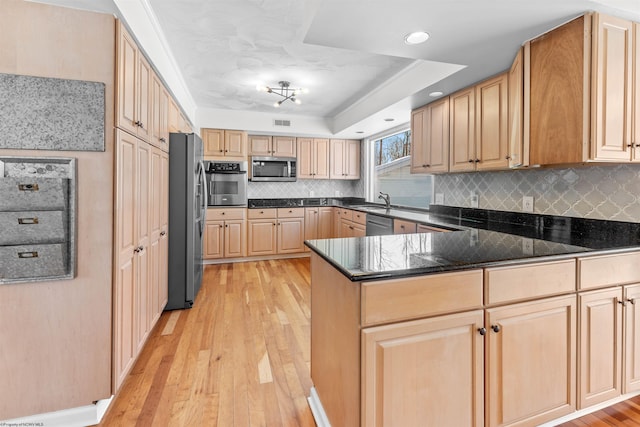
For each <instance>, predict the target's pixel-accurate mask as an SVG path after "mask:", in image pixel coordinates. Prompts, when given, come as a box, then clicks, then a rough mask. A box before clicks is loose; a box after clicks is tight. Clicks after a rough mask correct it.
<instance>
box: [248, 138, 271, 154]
mask: <svg viewBox="0 0 640 427" xmlns="http://www.w3.org/2000/svg"><path fill="white" fill-rule="evenodd" d="M271 143H272V141H271V137H270V136H267V135H249V137H248V144H249V155H250V156H271V155H272V154H273V153H272V151H273V149H272V147H271Z"/></svg>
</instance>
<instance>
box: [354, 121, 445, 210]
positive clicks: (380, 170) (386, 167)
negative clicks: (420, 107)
mask: <svg viewBox="0 0 640 427" xmlns="http://www.w3.org/2000/svg"><path fill="white" fill-rule="evenodd" d="M367 151H368V153H369V157H368V159H369V160H370V162H369V164H370V167H367V171H368V176H367V184H366V185H367V195H368V197H367V201H370V202H374V203H381V202H382V200H381V199H379V198H378V195H379V194H380V192H383V193H387V194H389V196H390V197H391V204H392V205H398V206H407V207H416V208H428V207H429V204H430V203H431V197H432V193H433V177H432V176H431V175H422V174H411V173H410V168H411V130H410V129H408V126H407V125H405V126H403V127H400V128H396V129H395V130H393V131H390V132H388V133H386V134H380V135H376V136H374V137H372V138H369V139H368V144H367Z"/></svg>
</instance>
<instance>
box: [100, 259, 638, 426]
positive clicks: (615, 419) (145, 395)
mask: <svg viewBox="0 0 640 427" xmlns="http://www.w3.org/2000/svg"><path fill="white" fill-rule="evenodd" d="M309 280H310V277H309V259H308V258H297V259H289V260H272V261H259V262H246V263H238V264H219V265H210V266H207V267H206V268H205V273H204V281H203V285H202V289H201V290H200V293H199V295H198V297H197V300H196V304H195V305H194V307H193V308H192V309H190V310H177V311H171V312H165V313H163V314H162V317H161V319H160V321H159V322H158V325H157V326H156V328H155V329H154V330H153V332H152V334H151V336H150V337H149V341H148V342H147V344H146V345H145V348H144V349H143V351H142V354H141V355H140V358H139V359H138V361H137V363H136V365H135V366H134V367H133V370H132V371H131V373H130V374H129V376H128V377H127V379H126V380H125V382H124V384H123V386H122V389H121V390H120V393H119V394H118V395H117V396H116V399H115V400H114V402H113V404H112V405H111V408H109V411H108V412H107V414H106V415H105V417H104V418H103V421H102V423H101V424H100V426H109V427H111V426H189V427H193V426H220V427H248V426H251V427H254V426H267V427H275V426H299V427H307V426H308V427H313V426H315V423H314V421H313V417H312V416H311V411H310V410H309V406H308V404H307V401H306V396H307V395H308V393H309V389H310V387H311V378H310V376H309V360H310V356H309V354H310V348H309V346H310V336H309V334H310V325H309V319H310V315H311V313H310V298H311V296H310V284H309ZM562 426H563V427H585V426H596V427H609V426H640V396H638V397H634V398H632V399H629V400H626V401H624V402H621V403H618V404H616V405H613V406H611V407H609V408H605V409H602V410H600V411H597V412H594V413H593V414H590V415H586V416H584V417H582V418H579V419H576V420H573V421H570V422H567V423H565V424H562Z"/></svg>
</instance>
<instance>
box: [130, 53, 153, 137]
mask: <svg viewBox="0 0 640 427" xmlns="http://www.w3.org/2000/svg"><path fill="white" fill-rule="evenodd" d="M152 73H153V71H152V70H151V65H149V62H147V60H146V59H145V57H144V55H142V54H141V53H140V52H138V74H137V76H136V80H137V92H138V97H137V103H138V106H137V107H138V114H137V118H136V123H134V124H136V125H137V135H138V137H139V138H142V139H143V140H144V141H149V140H150V137H151V126H152V125H151V115H152V108H151V81H152V76H151V75H152Z"/></svg>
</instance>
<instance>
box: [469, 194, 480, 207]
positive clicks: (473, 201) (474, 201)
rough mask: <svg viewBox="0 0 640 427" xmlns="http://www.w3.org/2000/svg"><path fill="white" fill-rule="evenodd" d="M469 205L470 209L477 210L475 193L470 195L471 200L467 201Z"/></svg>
mask: <svg viewBox="0 0 640 427" xmlns="http://www.w3.org/2000/svg"><path fill="white" fill-rule="evenodd" d="M469 204H470V205H471V207H472V208H477V207H478V206H479V203H478V195H477V194H476V193H471V198H470V199H469Z"/></svg>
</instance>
